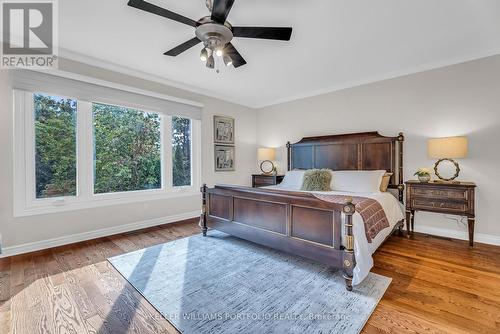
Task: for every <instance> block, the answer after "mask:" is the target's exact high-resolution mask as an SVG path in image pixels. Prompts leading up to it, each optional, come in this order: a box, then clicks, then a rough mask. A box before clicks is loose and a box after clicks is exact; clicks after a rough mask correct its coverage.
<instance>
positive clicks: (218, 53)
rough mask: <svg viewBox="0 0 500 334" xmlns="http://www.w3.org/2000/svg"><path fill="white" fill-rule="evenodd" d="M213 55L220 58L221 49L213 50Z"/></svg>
mask: <svg viewBox="0 0 500 334" xmlns="http://www.w3.org/2000/svg"><path fill="white" fill-rule="evenodd" d="M215 54H216V55H217V56H218V57H221V56H222V54H223V52H222V49H217V50H215Z"/></svg>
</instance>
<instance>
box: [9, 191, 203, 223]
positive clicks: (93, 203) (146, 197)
mask: <svg viewBox="0 0 500 334" xmlns="http://www.w3.org/2000/svg"><path fill="white" fill-rule="evenodd" d="M191 196H201V194H200V192H199V191H197V190H195V189H193V188H192V187H189V188H186V189H174V190H172V191H170V192H161V193H160V192H158V193H155V194H140V195H136V196H133V194H127V193H117V194H99V195H95V196H94V197H93V198H92V199H89V200H73V201H67V202H64V201H62V202H61V201H60V200H54V201H52V202H51V203H50V204H49V203H44V204H43V205H38V206H29V207H24V208H16V209H14V217H15V218H17V217H28V216H36V215H46V214H51V213H59V212H69V211H76V210H85V209H91V208H99V207H107V206H115V205H124V204H129V203H140V202H150V201H157V200H167V199H176V198H183V197H191ZM200 203H201V202H200ZM200 205H201V204H200Z"/></svg>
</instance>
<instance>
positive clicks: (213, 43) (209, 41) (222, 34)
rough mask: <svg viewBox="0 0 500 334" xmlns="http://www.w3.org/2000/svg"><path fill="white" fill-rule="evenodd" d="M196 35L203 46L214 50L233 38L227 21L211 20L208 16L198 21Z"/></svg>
mask: <svg viewBox="0 0 500 334" xmlns="http://www.w3.org/2000/svg"><path fill="white" fill-rule="evenodd" d="M198 24H199V25H198V26H197V27H196V32H195V33H196V37H198V39H199V40H200V41H202V42H203V44H205V47H207V48H209V49H210V50H212V51H214V50H216V49H218V48H223V47H224V46H225V45H226V44H227V43H229V42H231V40H232V39H233V31H232V29H231V28H232V27H231V25H230V24H229V23H227V22H226V23H225V24H220V23H216V22H214V21H212V20H211V19H210V17H209V16H207V17H204V18H203V19H201V20H200V21H198Z"/></svg>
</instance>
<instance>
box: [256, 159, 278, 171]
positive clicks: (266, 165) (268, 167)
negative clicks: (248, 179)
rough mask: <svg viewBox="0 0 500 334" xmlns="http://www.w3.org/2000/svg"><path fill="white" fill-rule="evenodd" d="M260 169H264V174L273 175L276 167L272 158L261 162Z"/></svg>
mask: <svg viewBox="0 0 500 334" xmlns="http://www.w3.org/2000/svg"><path fill="white" fill-rule="evenodd" d="M260 170H261V171H262V174H265V175H273V174H274V172H275V170H276V168H275V167H274V164H273V162H272V161H271V160H264V161H262V162H261V163H260Z"/></svg>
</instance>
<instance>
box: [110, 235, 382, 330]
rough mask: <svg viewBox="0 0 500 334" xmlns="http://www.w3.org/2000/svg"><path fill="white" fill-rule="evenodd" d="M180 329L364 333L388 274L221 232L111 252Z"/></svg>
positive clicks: (115, 262) (133, 281)
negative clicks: (363, 273)
mask: <svg viewBox="0 0 500 334" xmlns="http://www.w3.org/2000/svg"><path fill="white" fill-rule="evenodd" d="M109 261H110V262H111V264H112V265H113V266H114V267H115V268H116V269H117V270H118V271H119V272H120V273H121V274H122V275H123V276H124V277H125V278H126V279H127V280H128V281H129V282H130V283H131V284H132V285H133V286H134V287H135V288H136V289H137V290H138V291H139V292H140V293H141V294H142V295H143V296H144V297H145V298H146V299H147V300H148V301H149V302H150V303H151V304H152V305H153V306H154V307H155V308H156V309H157V310H158V311H159V312H160V313H161V314H162V315H163V316H164V317H165V318H166V319H167V320H168V321H170V322H171V323H172V325H174V326H175V327H176V328H177V329H178V330H179V331H180V332H182V333H185V334H191V333H227V334H236V333H237V334H243V333H259V334H261V333H301V334H302V333H346V334H348V333H359V332H360V331H361V329H362V328H363V326H364V324H365V323H366V321H367V320H368V318H369V317H370V314H371V313H372V312H373V310H374V309H375V307H376V306H377V304H378V302H379V301H380V298H381V297H382V296H383V294H384V292H385V290H386V289H387V287H388V286H389V284H390V282H391V279H390V278H388V277H385V276H381V275H377V274H374V273H370V275H369V276H368V277H367V278H366V279H365V280H364V281H363V283H362V284H360V285H358V286H356V287H355V288H354V291H353V292H348V291H346V289H345V286H344V279H343V278H342V275H341V273H340V271H338V272H337V271H334V270H332V269H329V268H327V267H325V266H322V265H318V264H316V263H313V262H311V261H309V260H305V259H302V258H299V257H295V256H291V255H288V254H285V253H281V252H278V251H275V250H272V249H269V248H266V247H261V246H258V245H256V244H253V243H250V242H246V241H244V240H241V239H238V238H234V237H231V236H228V235H227V234H223V233H220V232H216V231H210V232H209V236H208V237H205V238H204V237H202V236H201V235H196V236H193V237H189V238H185V239H179V240H175V241H172V242H169V243H166V244H161V245H157V246H153V247H150V248H146V249H142V250H139V251H136V252H132V253H128V254H124V255H120V256H116V257H113V258H110V259H109Z"/></svg>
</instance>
